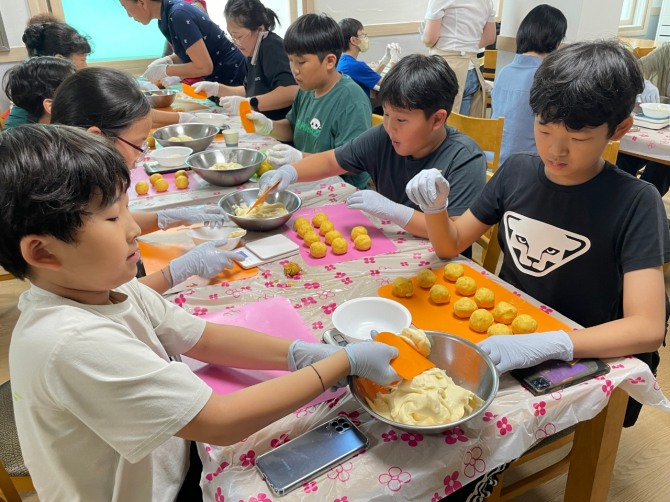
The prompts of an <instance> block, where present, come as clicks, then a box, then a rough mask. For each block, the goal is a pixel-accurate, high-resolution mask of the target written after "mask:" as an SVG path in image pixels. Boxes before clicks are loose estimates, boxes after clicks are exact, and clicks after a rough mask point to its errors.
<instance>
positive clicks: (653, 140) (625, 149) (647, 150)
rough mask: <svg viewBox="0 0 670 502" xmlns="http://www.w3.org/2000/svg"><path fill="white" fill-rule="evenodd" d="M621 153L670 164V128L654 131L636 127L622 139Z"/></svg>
mask: <svg viewBox="0 0 670 502" xmlns="http://www.w3.org/2000/svg"><path fill="white" fill-rule="evenodd" d="M619 152H621V153H627V154H629V155H634V156H641V157H644V158H651V159H654V160H656V161H658V162H661V163H663V164H670V127H665V128H663V129H658V130H654V129H647V128H645V127H638V126H634V127H632V128H631V129H630V131H628V132H627V133H626V134H625V135H624V137H623V138H621V140H620V142H619Z"/></svg>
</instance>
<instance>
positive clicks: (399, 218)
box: [347, 190, 414, 228]
mask: <svg viewBox="0 0 670 502" xmlns="http://www.w3.org/2000/svg"><path fill="white" fill-rule="evenodd" d="M347 207H348V208H349V209H360V210H361V211H365V212H366V213H370V214H371V215H373V216H376V217H377V218H380V219H382V220H391V221H392V222H393V223H395V224H396V225H398V226H400V227H403V228H405V226H406V225H407V223H409V220H410V218H411V217H412V215H413V214H414V209H412V208H411V207H408V206H404V205H403V204H397V203H395V202H393V201H391V200H389V199H387V198H386V197H384V196H383V195H381V194H379V193H377V192H375V191H374V190H359V191H358V192H356V193H353V194H351V195H350V196H349V197H348V198H347Z"/></svg>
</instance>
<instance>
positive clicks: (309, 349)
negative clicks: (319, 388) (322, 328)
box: [288, 340, 347, 390]
mask: <svg viewBox="0 0 670 502" xmlns="http://www.w3.org/2000/svg"><path fill="white" fill-rule="evenodd" d="M338 350H342V347H339V346H337V345H331V344H329V343H308V342H305V341H303V340H295V341H294V342H293V343H291V346H290V347H289V348H288V369H289V370H290V371H296V370H299V369H302V368H304V367H305V366H309V365H310V364H313V363H315V362H317V361H320V360H321V359H325V358H326V357H330V356H332V355H333V354H334V353H335V352H337V351H338ZM346 385H347V379H346V378H343V379H342V380H340V381H339V382H337V383H336V384H335V385H333V386H332V387H331V389H330V390H336V389H339V388H340V387H345V386H346Z"/></svg>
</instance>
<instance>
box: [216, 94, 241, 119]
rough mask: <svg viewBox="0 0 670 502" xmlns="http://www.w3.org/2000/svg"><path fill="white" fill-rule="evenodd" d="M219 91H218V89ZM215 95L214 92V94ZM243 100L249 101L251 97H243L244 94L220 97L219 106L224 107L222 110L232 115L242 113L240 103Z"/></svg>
mask: <svg viewBox="0 0 670 502" xmlns="http://www.w3.org/2000/svg"><path fill="white" fill-rule="evenodd" d="M217 92H218V91H217ZM212 96H214V94H212ZM242 101H249V98H243V97H242V96H224V97H222V98H219V106H220V107H221V108H222V110H221V111H222V112H223V113H226V114H228V115H230V116H234V115H239V114H240V103H241V102H242Z"/></svg>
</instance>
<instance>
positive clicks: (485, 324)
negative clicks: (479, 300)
mask: <svg viewBox="0 0 670 502" xmlns="http://www.w3.org/2000/svg"><path fill="white" fill-rule="evenodd" d="M491 324H493V314H491V312H489V311H488V310H486V309H477V310H475V311H474V312H473V313H472V315H471V316H470V328H471V329H473V330H474V331H476V332H477V333H485V332H486V330H487V329H489V326H491Z"/></svg>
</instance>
